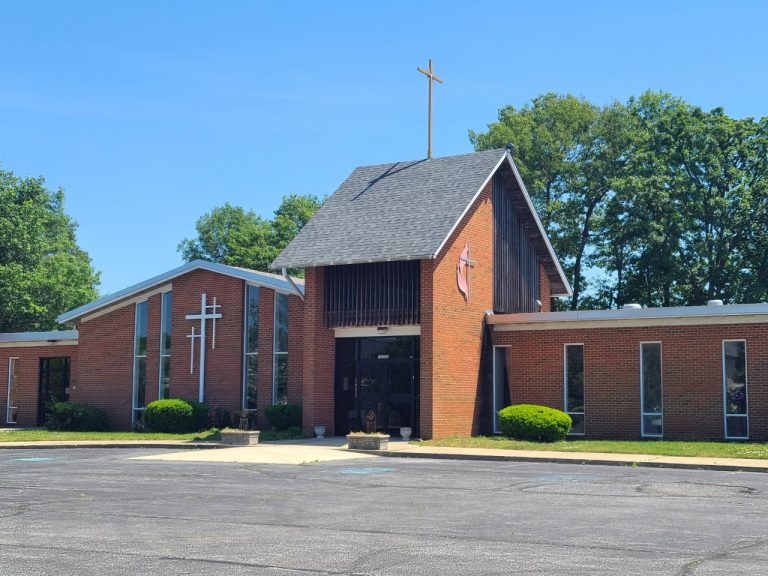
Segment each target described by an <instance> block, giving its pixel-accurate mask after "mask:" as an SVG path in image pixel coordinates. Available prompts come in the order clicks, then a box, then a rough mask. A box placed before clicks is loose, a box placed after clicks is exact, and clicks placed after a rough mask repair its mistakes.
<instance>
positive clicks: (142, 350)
mask: <svg viewBox="0 0 768 576" xmlns="http://www.w3.org/2000/svg"><path fill="white" fill-rule="evenodd" d="M147 313H148V309H147V301H146V300H145V301H144V302H139V303H138V304H136V321H135V324H134V337H133V414H132V420H133V422H138V421H139V420H140V419H141V416H142V413H143V412H144V408H145V402H146V400H145V398H146V391H147Z"/></svg>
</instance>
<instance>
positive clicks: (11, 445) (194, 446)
mask: <svg viewBox="0 0 768 576" xmlns="http://www.w3.org/2000/svg"><path fill="white" fill-rule="evenodd" d="M68 448H164V449H173V450H201V449H205V448H232V446H228V445H226V444H218V443H204V442H193V443H190V444H146V443H142V442H137V443H135V444H109V443H105V444H90V443H88V442H78V441H73V442H69V443H67V444H47V443H45V442H39V443H34V444H33V443H29V444H23V443H20V442H19V443H17V442H0V450H56V449H68Z"/></svg>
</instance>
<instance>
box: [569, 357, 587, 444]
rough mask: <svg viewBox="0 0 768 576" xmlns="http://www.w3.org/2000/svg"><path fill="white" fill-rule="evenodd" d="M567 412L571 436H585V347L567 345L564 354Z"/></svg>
mask: <svg viewBox="0 0 768 576" xmlns="http://www.w3.org/2000/svg"><path fill="white" fill-rule="evenodd" d="M564 372H565V412H566V413H567V414H568V415H569V416H570V417H571V420H572V421H573V424H572V425H571V431H570V434H573V435H577V436H583V435H584V345H583V344H566V345H565V352H564Z"/></svg>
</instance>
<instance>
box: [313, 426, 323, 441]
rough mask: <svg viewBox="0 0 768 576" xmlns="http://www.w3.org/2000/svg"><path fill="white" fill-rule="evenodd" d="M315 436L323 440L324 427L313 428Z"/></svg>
mask: <svg viewBox="0 0 768 576" xmlns="http://www.w3.org/2000/svg"><path fill="white" fill-rule="evenodd" d="M315 436H317V437H318V438H325V426H315Z"/></svg>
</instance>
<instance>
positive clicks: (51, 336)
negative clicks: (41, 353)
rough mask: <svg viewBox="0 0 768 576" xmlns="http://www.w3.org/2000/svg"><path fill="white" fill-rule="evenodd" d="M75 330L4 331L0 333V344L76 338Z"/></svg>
mask: <svg viewBox="0 0 768 576" xmlns="http://www.w3.org/2000/svg"><path fill="white" fill-rule="evenodd" d="M78 336H79V334H78V332H77V330H52V331H50V332H5V333H0V344H3V343H12V344H16V343H18V342H53V341H59V340H77V338H78Z"/></svg>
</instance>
